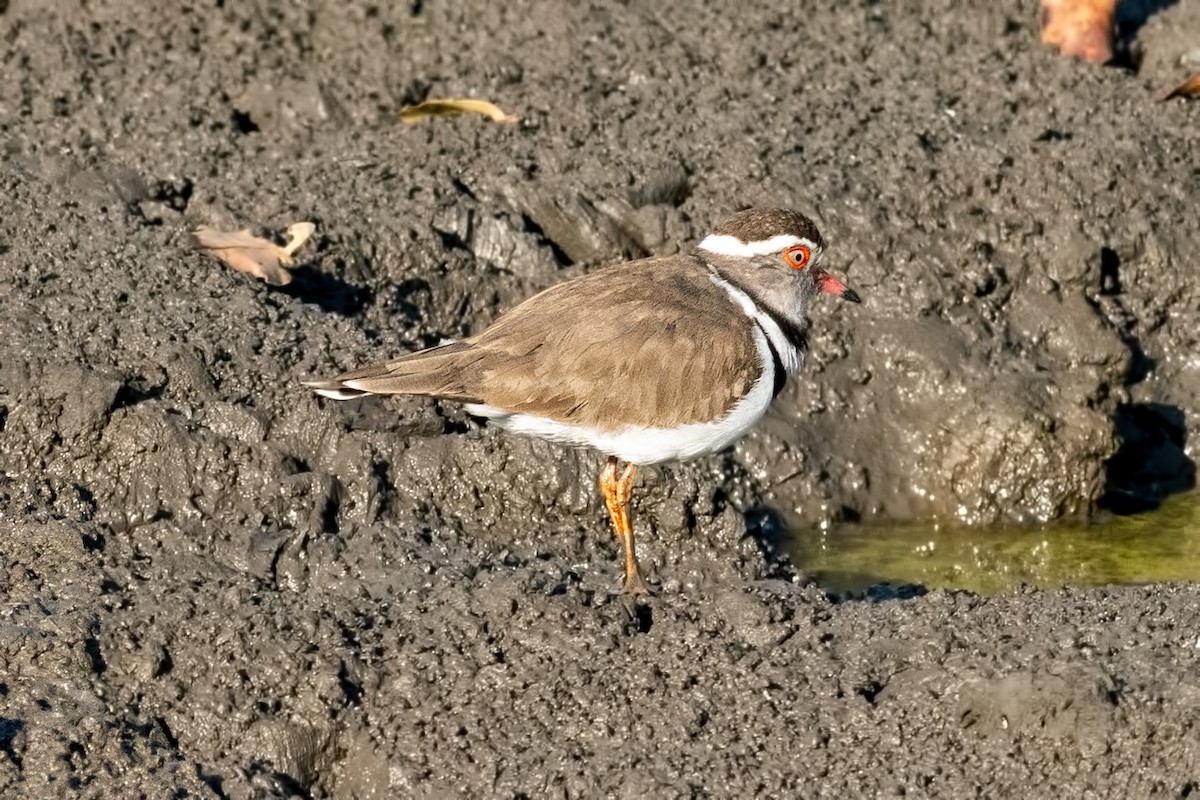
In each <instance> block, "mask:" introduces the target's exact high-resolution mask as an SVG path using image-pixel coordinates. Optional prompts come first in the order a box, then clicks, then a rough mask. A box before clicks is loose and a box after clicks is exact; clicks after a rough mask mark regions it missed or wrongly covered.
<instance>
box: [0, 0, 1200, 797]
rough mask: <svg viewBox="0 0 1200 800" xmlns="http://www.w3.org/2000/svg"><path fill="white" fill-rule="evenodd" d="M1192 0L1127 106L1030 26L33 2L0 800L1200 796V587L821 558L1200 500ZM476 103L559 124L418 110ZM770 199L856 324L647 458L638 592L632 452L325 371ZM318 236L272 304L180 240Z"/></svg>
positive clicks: (914, 19) (0, 82)
mask: <svg viewBox="0 0 1200 800" xmlns="http://www.w3.org/2000/svg"><path fill="white" fill-rule="evenodd" d="M909 5H911V7H909ZM1143 5H1145V4H1143ZM1152 5H1153V6H1154V7H1153V9H1150V10H1148V11H1147V12H1146V13H1145V14H1143V15H1142V16H1141V17H1139V18H1138V19H1136V20H1135V21H1133V22H1129V23H1126V24H1125V25H1124V29H1125V30H1126V31H1127V32H1128V33H1129V35H1130V36H1132V37H1134V38H1135V39H1136V43H1137V47H1138V53H1139V59H1140V68H1139V69H1138V70H1136V71H1135V70H1131V69H1122V68H1108V69H1102V68H1096V67H1089V66H1084V65H1082V64H1079V63H1076V62H1072V61H1069V60H1063V59H1059V58H1057V57H1056V56H1055V55H1054V54H1053V53H1052V52H1049V51H1047V50H1045V49H1043V48H1042V47H1041V46H1040V45H1039V44H1038V43H1037V9H1036V3H1034V2H1029V1H1026V2H1014V3H990V2H987V3H985V2H977V3H968V4H963V3H951V2H948V0H945V1H943V2H938V3H927V4H899V5H897V4H878V3H873V2H861V3H848V4H836V7H832V4H811V6H810V5H809V4H791V5H787V4H785V5H783V6H780V5H779V4H775V5H772V4H763V5H755V6H746V5H745V4H740V5H739V4H734V3H728V2H716V3H709V4H704V5H700V4H693V3H683V2H680V3H672V4H661V3H649V2H645V3H642V2H633V3H626V4H609V3H592V4H573V3H562V2H549V0H546V1H543V2H522V3H515V4H496V3H485V2H472V3H432V2H425V3H422V2H413V3H403V4H371V3H358V2H350V3H324V2H311V3H303V4H294V3H293V4H285V3H268V2H253V3H230V4H177V3H149V4H139V3H129V2H119V1H118V0H111V1H110V2H100V3H89V4H87V5H86V6H83V7H76V6H74V5H72V4H67V3H42V2H33V1H32V0H13V1H12V2H8V3H0V42H2V44H0V65H2V68H0V147H2V148H3V157H2V158H0V198H2V200H0V287H3V295H4V296H3V300H2V302H0V523H2V526H3V533H4V542H5V543H4V545H3V546H2V547H0V553H3V555H4V556H5V559H4V565H3V569H0V598H2V599H0V614H2V618H0V794H3V795H4V796H23V797H32V798H38V797H63V796H87V797H132V796H145V797H163V796H176V797H184V796H190V797H213V796H217V797H229V798H259V797H264V798H265V797H292V796H299V797H359V798H369V797H421V796H431V797H432V796H437V797H442V796H453V795H461V796H494V797H526V796H527V797H540V796H549V795H562V796H570V797H575V796H622V797H623V796H635V795H648V796H656V797H694V796H751V795H754V794H763V795H768V794H771V795H785V796H786V795H793V796H795V795H799V794H803V795H805V796H830V797H849V796H893V795H897V796H898V795H901V794H905V795H915V796H941V797H963V796H969V795H976V794H978V795H984V796H993V797H1000V796H1034V795H1037V796H1043V795H1044V796H1050V795H1051V794H1054V795H1058V794H1091V795H1094V796H1112V797H1135V796H1139V797H1140V796H1162V797H1175V796H1186V795H1187V794H1189V793H1191V792H1194V791H1195V790H1196V787H1197V785H1198V782H1200V773H1198V769H1200V765H1198V764H1197V759H1198V757H1200V741H1198V740H1197V734H1196V731H1195V727H1194V723H1193V719H1194V717H1195V716H1196V711H1197V707H1198V705H1200V683H1198V681H1197V679H1196V675H1197V663H1196V661H1197V657H1198V656H1197V652H1198V651H1197V647H1196V644H1197V642H1196V631H1197V629H1198V628H1197V623H1198V620H1197V617H1198V616H1200V590H1197V589H1196V588H1194V587H1192V586H1190V585H1150V586H1143V587H1126V588H1111V589H1104V588H1095V589H1068V590H1045V591H1043V590H1039V591H1033V590H1029V591H1022V592H1017V593H1014V594H1012V595H1008V596H1004V597H978V596H974V595H971V594H967V593H954V592H945V591H933V592H926V591H925V590H924V589H923V588H921V587H919V586H914V587H906V588H902V589H899V590H897V589H889V588H884V587H875V588H873V589H871V590H868V591H866V592H862V593H859V594H857V595H853V596H836V597H835V596H831V595H829V594H827V593H825V592H824V591H822V590H821V589H820V588H819V587H818V586H816V585H814V584H812V583H811V582H809V581H807V580H806V578H805V576H804V575H803V574H801V573H800V572H799V571H798V570H797V569H796V568H795V566H793V565H792V564H791V563H789V561H788V560H787V558H786V551H787V548H788V544H787V541H786V539H787V537H788V535H789V530H788V529H789V525H796V526H803V525H810V524H823V523H828V522H839V523H844V522H847V521H849V522H853V521H855V520H864V519H889V520H900V521H904V520H908V521H913V520H918V521H919V520H929V519H941V520H954V521H955V522H956V523H961V524H968V525H979V524H986V523H996V522H1004V523H1027V522H1037V521H1044V520H1051V519H1058V518H1076V517H1086V516H1087V515H1089V514H1090V513H1092V512H1093V511H1095V510H1096V509H1098V508H1106V509H1109V510H1113V511H1117V512H1119V513H1124V512H1125V511H1128V510H1138V509H1143V508H1147V507H1153V506H1154V505H1155V504H1157V503H1159V502H1161V501H1162V500H1163V498H1165V497H1167V496H1168V495H1171V494H1174V493H1177V492H1180V491H1183V490H1185V489H1188V488H1190V487H1191V486H1192V485H1193V484H1194V480H1195V475H1194V473H1195V469H1194V463H1193V459H1192V450H1191V445H1190V443H1191V442H1194V441H1195V434H1196V432H1197V427H1198V426H1200V362H1198V361H1197V360H1196V356H1195V353H1196V331H1197V330H1200V283H1197V281H1196V280H1195V276H1196V269H1197V266H1198V264H1197V260H1198V258H1200V229H1198V228H1197V226H1196V225H1195V224H1194V220H1195V214H1196V198H1197V196H1200V191H1198V190H1200V171H1198V170H1200V165H1198V163H1197V158H1198V155H1197V154H1198V153H1200V117H1198V114H1200V111H1198V109H1200V106H1197V105H1196V104H1195V103H1188V102H1186V101H1176V102H1170V103H1160V102H1157V100H1156V93H1157V92H1158V91H1159V90H1162V89H1165V88H1168V87H1169V86H1172V85H1174V84H1175V83H1177V82H1178V80H1179V79H1180V78H1181V77H1183V76H1181V75H1180V74H1179V71H1180V67H1179V58H1180V57H1181V56H1183V55H1184V54H1185V53H1187V52H1189V51H1192V50H1194V49H1195V48H1196V47H1198V46H1200V40H1198V39H1197V31H1200V4H1197V3H1194V2H1180V3H1177V4H1152ZM1150 11H1153V13H1150ZM446 96H475V97H483V98H486V99H489V100H492V101H493V102H495V103H497V104H499V105H500V106H501V107H503V108H505V109H506V110H510V111H512V112H514V113H516V114H518V115H519V116H520V118H521V120H520V122H519V123H518V124H515V125H499V124H494V123H490V122H488V121H486V120H482V119H477V118H461V119H437V120H427V121H425V122H423V123H421V124H416V125H404V124H400V123H398V122H397V121H396V118H395V112H396V110H397V108H399V107H400V106H401V105H404V104H407V103H410V102H415V101H419V100H421V99H424V98H425V97H446ZM767 204H777V205H788V206H793V207H796V208H798V209H800V210H802V211H804V212H806V213H809V214H810V215H812V216H813V217H814V218H815V219H816V220H817V221H818V223H819V224H820V226H821V229H822V232H823V234H824V236H825V238H826V239H827V240H828V241H829V243H830V253H829V255H830V267H831V269H832V270H833V271H834V272H836V273H837V274H838V275H839V276H841V277H844V278H845V279H846V281H847V282H848V283H849V284H850V285H852V286H853V287H854V288H855V289H856V290H857V291H858V292H859V294H860V295H862V297H863V300H864V302H863V304H862V305H861V306H851V305H849V304H838V303H836V302H832V301H831V302H826V303H821V304H820V305H819V307H818V308H817V309H816V312H815V316H816V320H815V322H814V327H813V332H812V334H811V337H810V338H811V342H812V349H811V352H810V354H809V357H808V360H807V363H806V364H805V367H804V369H803V372H802V374H801V375H800V376H799V378H798V380H794V381H793V382H792V383H791V385H789V387H788V388H787V389H785V392H784V394H783V395H782V397H781V398H780V401H779V403H778V404H777V407H776V409H775V410H774V411H773V412H772V414H771V415H770V416H769V417H768V419H766V420H765V421H764V423H763V424H762V425H761V426H760V427H759V429H757V430H756V431H755V432H754V433H752V434H751V435H749V436H748V437H747V438H746V439H745V440H743V441H742V442H741V443H739V444H738V445H737V446H736V447H735V448H734V449H733V450H731V451H729V452H727V453H723V454H719V455H716V456H713V457H710V458H707V459H703V460H700V461H696V462H693V463H690V464H685V465H669V466H665V467H662V468H656V469H653V470H647V471H645V472H644V474H643V476H642V477H641V478H640V484H639V486H638V495H637V501H636V502H637V512H636V513H637V518H636V524H637V526H638V531H639V537H640V542H639V547H640V548H641V551H642V553H641V554H642V562H643V567H645V568H646V570H647V572H648V573H649V575H650V577H651V579H652V582H653V583H654V584H655V588H656V591H657V595H656V596H655V597H654V598H652V599H651V600H649V601H648V602H646V603H644V604H635V603H631V602H630V601H627V600H626V599H624V598H622V597H621V596H620V595H619V594H618V591H617V590H618V588H619V586H620V567H619V559H618V557H617V549H618V548H617V546H616V543H615V542H614V541H613V540H612V537H611V535H610V533H609V531H608V529H607V523H606V521H605V519H604V516H603V509H602V507H601V504H600V502H599V498H598V495H597V492H596V487H595V477H596V474H597V471H598V467H599V464H600V460H599V458H598V457H597V456H596V455H594V454H589V453H582V452H573V451H570V450H568V449H564V448H562V447H559V446H557V445H553V444H550V443H545V442H540V441H533V440H528V439H522V438H518V437H509V436H506V435H504V434H502V433H501V432H499V431H497V430H494V429H489V428H487V427H486V426H485V425H483V424H481V423H480V422H478V421H476V420H472V419H471V418H470V417H468V416H467V415H466V414H465V413H464V412H463V411H462V410H461V409H458V408H456V407H454V406H453V405H452V404H439V403H432V402H426V401H418V400H405V399H397V400H377V399H376V400H363V401H353V402H348V403H345V404H334V403H329V402H326V401H323V400H319V399H318V398H316V397H314V396H313V395H312V394H311V393H310V392H308V391H307V390H305V389H304V388H303V387H302V386H301V385H300V383H299V381H300V380H302V379H304V378H307V377H310V376H313V375H321V374H329V373H332V372H335V371H338V370H340V369H346V368H351V367H354V366H358V365H360V364H362V363H365V362H367V361H370V360H378V359H381V358H386V357H388V356H390V355H395V354H399V353H402V352H405V351H407V350H411V349H414V348H417V347H422V346H427V345H430V344H434V343H436V342H438V341H440V340H441V339H443V338H446V337H458V336H463V335H467V334H470V333H472V332H475V331H478V330H481V329H482V328H483V327H485V326H486V325H488V324H489V323H490V322H491V321H492V320H494V319H495V318H496V317H497V316H498V315H499V314H501V313H502V312H503V311H504V310H506V309H508V308H511V307H512V306H513V305H515V304H516V303H518V302H519V301H520V300H521V299H523V298H525V297H527V296H529V295H530V294H532V293H534V292H536V291H538V290H540V289H542V288H544V287H546V286H548V285H550V284H552V283H555V282H557V281H560V280H563V279H565V278H568V277H570V276H573V275H578V274H581V273H583V272H586V271H589V270H592V269H595V268H598V267H600V266H603V265H606V264H610V263H613V262H616V261H618V260H620V259H623V258H629V257H637V256H642V255H646V254H663V253H671V252H676V251H678V250H680V249H682V248H685V247H689V246H690V245H691V244H692V243H693V242H695V241H696V240H697V239H698V238H699V237H700V236H702V235H703V234H704V233H705V231H706V229H707V228H708V227H709V226H710V225H712V224H715V223H716V222H717V221H719V220H720V219H721V218H723V217H724V216H725V215H727V214H728V213H729V212H730V211H733V210H736V209H739V208H742V207H746V206H749V205H767ZM298 220H311V221H313V222H314V223H315V224H316V226H317V233H316V235H315V236H314V237H313V239H312V240H311V241H310V243H309V244H307V245H306V246H305V248H304V249H303V250H301V251H300V253H299V256H300V257H301V262H302V263H301V264H300V265H299V266H298V268H297V269H296V271H295V280H294V281H293V282H292V283H291V284H289V285H288V286H286V287H282V288H272V287H268V286H266V285H264V284H261V283H259V282H257V281H255V280H253V279H252V278H250V277H248V276H246V275H243V274H240V273H236V272H234V271H232V270H230V269H228V268H226V267H224V266H223V265H221V264H219V263H218V262H216V261H214V260H211V259H208V258H205V257H203V256H201V255H199V254H197V253H195V252H194V250H193V249H192V246H191V242H190V238H189V235H188V234H189V231H190V230H192V229H193V228H194V227H196V226H199V225H209V226H213V227H219V228H226V229H238V228H242V227H250V228H252V229H254V230H255V231H256V232H259V233H265V234H267V235H272V236H278V235H279V234H281V233H282V231H283V230H285V229H286V227H287V226H288V225H289V224H291V223H292V222H295V221H298ZM1085 765H1086V766H1085Z"/></svg>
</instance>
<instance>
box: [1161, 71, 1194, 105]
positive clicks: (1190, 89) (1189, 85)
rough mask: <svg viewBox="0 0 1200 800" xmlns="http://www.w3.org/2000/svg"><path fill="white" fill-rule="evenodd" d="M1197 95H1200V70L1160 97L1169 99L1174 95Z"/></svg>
mask: <svg viewBox="0 0 1200 800" xmlns="http://www.w3.org/2000/svg"><path fill="white" fill-rule="evenodd" d="M1197 95H1200V72H1197V73H1196V74H1195V75H1193V76H1192V77H1190V78H1188V79H1187V80H1186V81H1184V82H1183V83H1181V84H1179V85H1178V86H1176V87H1175V88H1174V89H1172V90H1171V91H1169V92H1167V93H1166V94H1164V95H1163V96H1162V99H1163V100H1170V99H1172V98H1174V97H1195V96H1197Z"/></svg>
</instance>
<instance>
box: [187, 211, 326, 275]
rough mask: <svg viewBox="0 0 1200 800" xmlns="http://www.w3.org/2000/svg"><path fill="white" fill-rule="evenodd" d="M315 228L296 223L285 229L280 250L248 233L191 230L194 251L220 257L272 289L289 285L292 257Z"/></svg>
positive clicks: (212, 229)
mask: <svg viewBox="0 0 1200 800" xmlns="http://www.w3.org/2000/svg"><path fill="white" fill-rule="evenodd" d="M316 229H317V227H316V226H315V225H313V224H312V223H311V222H297V223H296V224H294V225H290V226H288V229H287V233H288V243H287V244H286V245H284V246H283V247H280V246H279V245H277V244H275V243H274V242H269V241H267V240H266V239H262V238H259V237H258V236H255V235H254V234H252V233H250V231H248V230H241V231H219V230H216V229H215V228H206V227H203V226H202V227H199V228H197V229H196V230H194V231H192V236H194V237H195V239H196V249H198V250H201V251H202V252H205V253H207V254H208V255H210V256H213V257H215V258H219V259H221V260H222V261H224V262H225V263H226V264H228V265H229V266H231V267H233V268H234V269H236V270H237V271H239V272H245V273H247V274H248V275H253V276H254V277H256V278H258V279H260V280H263V281H266V282H267V283H269V284H271V285H272V286H286V285H287V284H289V283H291V282H292V274H291V273H290V272H288V271H287V267H290V266H291V265H292V254H293V253H295V252H296V251H297V250H299V249H300V247H301V246H302V245H303V244H304V243H305V242H306V241H308V238H309V237H310V236H312V235H313V231H315V230H316Z"/></svg>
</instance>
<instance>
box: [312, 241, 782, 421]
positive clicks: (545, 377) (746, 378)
mask: <svg viewBox="0 0 1200 800" xmlns="http://www.w3.org/2000/svg"><path fill="white" fill-rule="evenodd" d="M760 371H761V365H760V364H759V357H758V351H757V348H756V346H755V343H754V333H753V323H752V322H751V320H750V318H749V317H747V316H746V315H745V314H744V313H742V310H741V309H740V308H739V307H738V306H737V305H735V304H734V303H733V302H732V301H731V300H730V298H729V295H728V294H727V293H726V292H725V290H724V289H723V288H721V287H720V286H718V285H716V284H715V283H713V282H712V280H711V279H710V278H709V273H708V270H707V268H706V267H705V266H704V265H703V264H702V263H701V262H700V261H699V260H698V259H694V258H692V257H689V256H673V257H667V258H655V259H645V260H642V261H636V262H633V263H631V264H625V265H621V266H617V267H612V268H609V269H605V270H601V271H599V272H595V273H592V274H591V275H585V276H583V277H580V278H576V279H575V280H571V281H568V282H566V283H561V284H558V285H557V286H553V287H551V288H549V289H547V290H546V291H544V292H542V293H541V294H538V295H535V296H534V297H531V298H530V299H528V300H526V301H525V302H524V303H522V304H521V305H519V306H517V307H516V308H514V309H513V310H512V311H510V312H509V313H508V314H506V315H505V316H503V317H501V318H500V319H499V320H497V321H496V323H495V324H494V325H492V326H491V327H489V328H488V329H487V330H485V331H483V332H482V333H480V334H478V335H477V336H473V337H471V338H470V339H466V340H464V341H461V342H455V343H453V344H449V345H445V346H443V347H435V348H431V349H429V350H423V351H421V352H419V353H413V354H411V355H407V356H404V357H402V358H398V359H396V360H394V361H390V362H387V363H384V364H376V365H373V366H369V367H364V368H362V369H359V370H355V371H353V372H348V373H345V374H344V375H339V376H338V377H337V378H334V379H333V380H329V381H317V382H313V383H310V384H309V385H310V386H313V387H314V388H316V389H317V390H318V391H321V392H323V393H324V394H327V395H329V396H331V397H338V398H339V399H344V398H347V397H355V396H358V395H361V394H417V395H428V396H432V397H444V398H447V399H451V400H460V401H464V402H472V403H483V404H486V405H489V406H494V407H496V408H500V409H503V410H505V411H510V412H514V413H517V412H523V413H528V414H534V415H536V416H539V417H546V418H548V419H553V420H558V421H560V422H573V423H576V424H582V425H591V426H595V427H599V428H612V427H618V426H625V425H643V426H648V427H656V426H673V425H678V424H683V423H688V422H709V421H712V420H714V419H717V418H719V417H721V416H723V415H724V414H725V413H726V412H727V411H728V410H729V409H730V408H731V407H732V406H733V405H734V404H735V403H736V402H737V401H738V400H739V399H741V398H742V396H743V395H745V394H746V392H748V391H750V388H751V387H752V386H753V385H754V382H755V380H757V379H758V377H759V374H760Z"/></svg>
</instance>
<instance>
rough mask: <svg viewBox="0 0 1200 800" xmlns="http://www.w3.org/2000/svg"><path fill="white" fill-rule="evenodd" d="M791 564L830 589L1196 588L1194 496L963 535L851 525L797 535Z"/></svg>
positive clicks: (1199, 568)
mask: <svg viewBox="0 0 1200 800" xmlns="http://www.w3.org/2000/svg"><path fill="white" fill-rule="evenodd" d="M791 550H792V558H793V560H794V561H795V562H796V564H797V566H798V567H799V568H800V569H801V570H802V571H803V572H804V573H805V574H808V575H812V576H813V577H814V578H816V579H817V581H818V582H819V583H820V584H821V585H822V586H824V587H825V588H828V589H830V590H833V591H855V592H857V591H862V590H864V589H866V588H867V587H868V586H871V585H873V584H877V583H882V582H887V583H892V584H904V583H919V584H922V585H924V586H926V587H928V588H930V589H934V588H957V589H970V590H971V591H974V592H981V593H985V594H996V593H1000V592H1003V591H1005V590H1007V589H1009V588H1011V587H1013V586H1016V585H1019V584H1021V583H1026V584H1030V585H1034V586H1043V587H1052V586H1062V585H1071V586H1097V585H1105V584H1122V583H1149V582H1159V581H1200V493H1192V494H1188V495H1179V496H1176V497H1173V498H1171V499H1170V500H1168V501H1166V502H1165V503H1163V505H1162V506H1161V507H1159V508H1158V509H1156V510H1154V511H1152V512H1148V513H1145V514H1137V515H1133V516H1125V517H1118V516H1112V515H1109V516H1106V517H1104V518H1100V519H1096V520H1093V521H1091V522H1087V523H1081V522H1056V523H1051V524H1048V525H1043V526H1038V527H1024V528H1022V527H1007V528H989V529H977V528H963V527H954V526H946V525H941V526H937V525H932V524H930V523H921V524H915V523H914V524H870V523H864V524H857V525H843V526H839V527H835V528H833V529H831V530H829V531H817V530H798V531H796V533H795V535H794V537H793V542H792V548H791Z"/></svg>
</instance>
